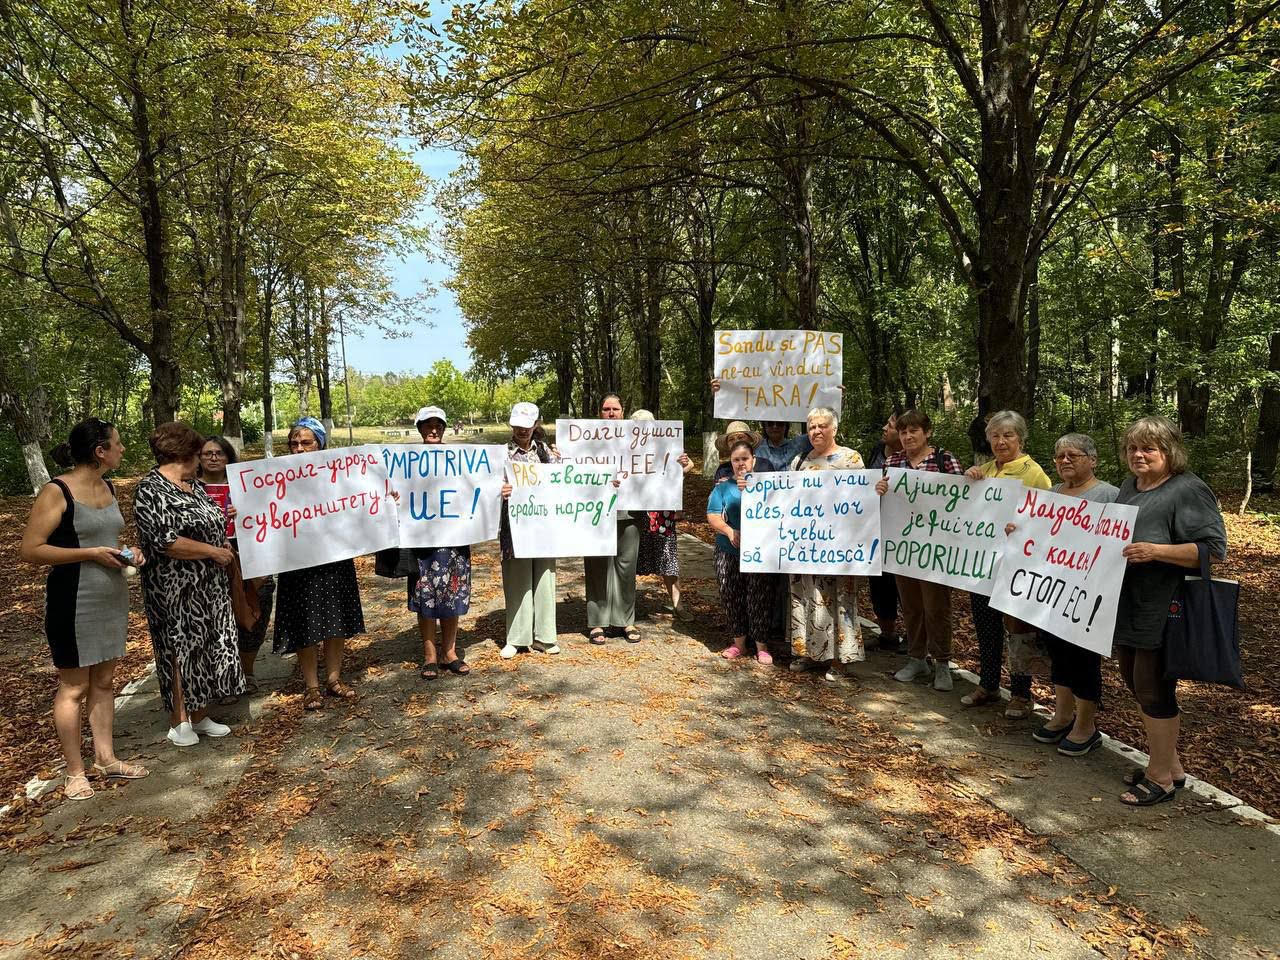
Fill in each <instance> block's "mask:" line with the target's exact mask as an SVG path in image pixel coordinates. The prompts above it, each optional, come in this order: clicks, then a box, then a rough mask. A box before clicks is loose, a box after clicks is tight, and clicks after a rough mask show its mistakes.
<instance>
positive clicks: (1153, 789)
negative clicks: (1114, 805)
mask: <svg viewBox="0 0 1280 960" xmlns="http://www.w3.org/2000/svg"><path fill="white" fill-rule="evenodd" d="M1129 793H1130V794H1133V796H1135V797H1137V798H1138V799H1137V800H1126V799H1125V797H1126V796H1127V795H1128V794H1121V795H1120V802H1121V803H1123V804H1124V805H1125V806H1129V807H1154V806H1155V805H1156V804H1157V803H1164V802H1165V801H1166V800H1172V799H1173V798H1174V797H1175V796H1176V795H1177V793H1178V788H1177V787H1170V788H1169V789H1168V790H1166V789H1165V788H1164V787H1163V786H1161V785H1160V784H1158V783H1156V782H1155V781H1154V780H1150V779H1148V778H1147V777H1143V778H1142V780H1141V782H1139V783H1135V784H1134V785H1133V786H1131V787H1130V788H1129Z"/></svg>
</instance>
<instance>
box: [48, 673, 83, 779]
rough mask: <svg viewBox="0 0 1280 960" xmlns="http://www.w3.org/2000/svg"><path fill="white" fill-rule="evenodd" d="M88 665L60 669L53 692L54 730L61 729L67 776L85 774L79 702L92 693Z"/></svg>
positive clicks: (60, 739)
mask: <svg viewBox="0 0 1280 960" xmlns="http://www.w3.org/2000/svg"><path fill="white" fill-rule="evenodd" d="M89 686H90V680H89V668H88V667H80V668H77V669H75V670H59V671H58V692H57V693H55V694H54V695H53V729H54V730H56V731H57V732H58V743H59V745H60V746H61V747H62V758H63V759H64V760H65V761H66V762H67V776H69V777H75V776H84V758H83V757H81V755H80V704H81V703H82V702H83V701H84V699H85V697H86V696H88V694H89Z"/></svg>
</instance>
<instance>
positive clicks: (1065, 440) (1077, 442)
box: [1053, 433, 1098, 460]
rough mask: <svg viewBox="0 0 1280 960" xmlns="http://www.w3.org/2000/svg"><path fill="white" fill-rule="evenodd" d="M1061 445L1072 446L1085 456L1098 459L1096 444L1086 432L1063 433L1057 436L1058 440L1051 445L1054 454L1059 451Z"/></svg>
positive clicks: (1060, 450)
mask: <svg viewBox="0 0 1280 960" xmlns="http://www.w3.org/2000/svg"><path fill="white" fill-rule="evenodd" d="M1063 447H1072V448H1074V449H1076V450H1079V451H1080V452H1081V453H1083V454H1084V455H1085V456H1086V457H1093V459H1095V460H1097V459H1098V445H1097V444H1096V443H1094V442H1093V437H1091V436H1089V435H1088V434H1087V433H1064V434H1063V435H1062V436H1060V437H1059V438H1058V442H1057V443H1055V444H1054V445H1053V452H1054V453H1055V454H1057V453H1061V452H1062V448H1063Z"/></svg>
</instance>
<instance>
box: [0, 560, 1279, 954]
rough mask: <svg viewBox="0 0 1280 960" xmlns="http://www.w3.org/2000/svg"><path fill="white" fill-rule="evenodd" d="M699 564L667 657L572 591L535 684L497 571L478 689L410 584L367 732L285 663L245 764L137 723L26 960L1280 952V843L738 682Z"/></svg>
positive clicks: (247, 732) (241, 712)
mask: <svg viewBox="0 0 1280 960" xmlns="http://www.w3.org/2000/svg"><path fill="white" fill-rule="evenodd" d="M681 550H682V555H683V556H684V561H683V569H684V572H685V575H686V582H685V586H686V593H687V596H688V599H689V605H690V609H691V611H692V613H693V618H692V620H691V621H689V622H675V623H673V622H672V619H671V617H670V615H669V614H666V613H663V612H661V607H662V596H661V587H660V585H659V584H658V583H657V581H656V579H655V580H654V581H652V582H647V581H646V582H645V595H644V609H645V612H646V614H647V618H646V620H645V621H644V622H643V623H642V627H643V629H644V639H643V642H641V643H640V644H637V645H630V644H627V643H625V642H623V641H622V640H621V639H615V640H612V641H610V643H609V644H608V645H607V646H604V647H592V646H590V645H589V644H587V643H586V641H585V639H584V638H583V636H582V634H581V632H580V631H581V630H582V628H583V626H584V601H583V597H582V575H581V564H580V562H579V563H572V562H566V563H564V564H562V566H561V571H560V576H559V584H560V595H561V604H560V608H559V627H560V633H561V645H562V647H563V649H564V652H563V653H562V654H561V655H560V656H558V657H555V656H549V655H541V654H536V653H529V654H523V655H521V656H520V657H518V658H517V659H516V660H514V661H503V660H501V659H500V658H499V657H498V656H497V644H496V639H497V638H499V637H500V636H501V635H502V632H503V625H502V614H501V590H500V583H499V580H498V578H497V571H496V563H495V559H494V556H493V553H492V550H491V549H481V550H478V551H477V561H476V566H477V569H476V579H475V604H474V606H473V612H472V614H471V615H470V616H469V617H468V618H466V620H465V621H464V624H463V632H464V643H465V644H466V645H467V659H468V661H469V662H470V663H471V665H472V666H473V668H474V670H473V673H472V674H471V675H470V676H469V677H466V678H459V677H453V676H449V675H446V676H445V677H443V678H442V679H440V680H438V681H435V682H433V683H429V682H427V681H423V680H421V679H420V678H419V676H418V673H417V662H418V660H419V657H420V653H419V647H418V644H417V640H416V632H415V631H414V630H413V625H412V623H411V621H410V620H409V617H408V615H407V613H406V612H405V611H404V597H403V589H404V588H403V584H400V583H390V582H387V581H380V580H377V579H375V578H373V577H371V576H370V577H368V578H366V579H365V582H364V585H363V590H364V599H365V611H366V619H367V621H368V624H369V627H370V633H369V635H368V636H367V637H366V638H364V639H363V640H362V641H361V642H360V643H358V644H355V645H353V646H354V650H353V653H352V656H351V657H350V661H349V664H348V674H349V676H350V677H351V678H352V680H353V682H354V683H355V684H356V685H357V687H358V689H359V690H360V691H361V694H362V696H361V699H360V700H359V701H358V702H357V703H356V704H354V705H345V704H335V705H334V706H332V707H330V708H328V709H326V710H325V711H323V712H322V713H320V714H304V713H303V711H302V709H301V697H300V692H301V691H300V685H299V684H298V683H297V681H295V680H292V679H290V677H289V674H290V669H291V664H290V663H288V662H285V661H281V660H278V659H277V658H274V657H272V656H270V655H267V656H264V658H263V660H262V670H260V671H259V673H260V675H263V676H267V677H269V679H268V681H267V683H266V685H265V690H264V694H263V695H261V696H259V697H258V698H256V699H255V700H254V701H253V702H252V703H249V704H245V705H239V706H237V707H236V708H229V711H224V713H223V718H224V719H228V718H229V719H230V722H233V723H234V725H235V731H234V735H233V736H232V737H229V738H226V739H225V740H222V741H205V742H202V743H201V744H200V745H199V746H198V747H195V748H192V749H189V750H185V751H179V750H177V749H174V748H171V747H169V746H168V745H167V744H165V743H164V742H163V740H162V737H163V732H164V729H165V725H164V718H163V716H162V715H161V712H160V709H159V704H158V700H157V698H156V696H155V694H154V690H153V688H152V689H146V690H144V691H143V692H142V693H141V694H139V696H137V697H136V698H134V700H132V701H130V703H129V704H127V705H126V706H125V708H124V709H123V710H122V711H121V715H120V718H119V722H118V725H119V727H120V729H121V730H122V735H123V739H122V744H123V745H124V748H123V749H122V751H121V752H122V753H123V754H125V755H128V754H129V753H130V752H133V753H135V754H137V755H140V756H144V757H146V758H147V759H148V761H149V762H150V763H151V765H152V767H153V769H154V770H155V773H154V774H153V776H152V777H150V778H149V779H148V780H145V781H141V782H138V783H133V784H128V785H124V786H118V787H107V788H105V789H104V790H102V791H100V793H99V795H98V796H97V797H95V798H94V800H92V801H90V802H88V803H85V804H69V803H60V804H59V803H50V804H49V805H48V806H47V807H45V808H44V809H45V810H46V812H45V813H44V815H43V818H42V819H41V820H39V821H37V822H28V823H24V824H22V829H21V830H20V831H16V832H14V831H11V833H10V835H9V836H8V838H7V849H5V850H4V852H3V853H0V917H3V918H4V919H3V921H2V923H3V928H2V931H0V941H3V945H2V946H0V958H8V957H23V958H26V957H46V956H54V955H57V954H58V953H59V951H66V952H67V953H68V955H75V956H103V957H114V956H121V957H123V956H138V957H171V956H172V957H177V956H181V957H183V958H205V957H208V958H213V957H218V958H225V957H276V958H292V957H297V958H311V957H316V958H321V957H323V958H348V957H402V956H403V957H423V956H431V957H441V958H472V957H475V958H480V957H502V958H525V957H529V958H532V957H555V958H561V957H562V958H579V957H590V958H629V960H630V958H641V960H645V958H659V957H662V958H669V957H733V958H744V960H753V958H762V960H763V958H770V960H772V958H777V957H796V958H824V957H829V958H872V957H876V958H878V957H923V956H929V957H935V956H936V957H975V956H978V957H981V956H988V957H999V958H1010V957H1024V956H1032V957H1049V958H1058V957H1063V958H1068V957H1069V958H1075V957H1080V958H1084V957H1096V956H1098V955H1099V954H1102V955H1105V956H1110V957H1157V956H1197V957H1199V956H1203V957H1215V958H1226V957H1258V956H1276V955H1278V954H1277V950H1278V949H1280V882H1278V879H1277V878H1280V872H1278V871H1277V865H1278V859H1280V838H1278V837H1276V836H1275V835H1274V834H1271V833H1269V832H1267V831H1266V830H1264V829H1261V828H1260V827H1259V826H1258V825H1257V824H1248V823H1245V822H1242V821H1240V820H1239V819H1237V818H1235V817H1234V816H1232V815H1231V814H1230V813H1224V812H1220V811H1216V810H1215V809H1214V808H1212V807H1210V806H1206V805H1205V804H1203V803H1202V802H1198V801H1196V800H1194V799H1191V798H1189V797H1187V796H1185V795H1184V796H1182V797H1179V799H1178V801H1177V802H1176V803H1174V804H1167V805H1163V806H1161V807H1158V808H1155V809H1154V810H1144V811H1135V810H1130V809H1127V808H1124V807H1122V806H1121V805H1120V804H1119V803H1118V802H1117V800H1116V797H1117V796H1118V794H1119V793H1120V791H1121V789H1122V787H1121V786H1120V783H1119V778H1120V776H1121V775H1122V774H1123V773H1124V770H1125V767H1124V765H1123V764H1122V762H1121V761H1120V759H1119V758H1116V757H1114V756H1111V755H1102V754H1100V753H1094V754H1093V755H1092V756H1090V757H1088V758H1086V759H1084V760H1077V761H1069V760H1066V759H1065V758H1059V757H1058V756H1057V755H1056V754H1055V753H1053V752H1052V751H1051V750H1050V749H1049V748H1045V747H1041V746H1039V745H1037V744H1035V743H1034V742H1033V741H1031V740H1030V738H1029V736H1028V735H1027V730H1028V727H1027V725H1026V724H1025V723H1024V724H1014V723H1012V722H1009V721H1005V720H1004V719H1003V718H999V717H998V716H997V715H996V714H994V713H993V712H990V711H982V710H979V711H967V712H963V711H961V708H960V707H959V697H960V695H961V694H962V693H963V692H964V691H965V689H966V688H967V686H968V685H967V684H965V683H963V682H960V683H957V689H956V690H955V691H954V693H952V694H938V693H935V692H934V691H933V690H931V689H929V688H927V687H924V686H915V685H910V686H908V685H905V684H899V683H896V682H895V681H894V680H893V679H892V677H891V676H890V674H891V672H892V670H893V669H894V668H895V667H896V665H897V663H898V659H897V658H896V657H890V656H887V655H880V654H875V653H873V654H872V655H871V657H870V659H869V660H868V662H867V663H865V664H861V665H859V666H858V668H857V669H856V671H855V672H856V677H857V679H856V680H855V681H852V682H848V683H842V684H831V683H827V682H825V681H824V680H822V678H821V677H820V676H814V675H795V674H791V673H789V672H787V671H785V670H780V669H776V668H775V669H766V668H762V667H759V666H758V665H755V664H750V663H743V662H741V661H738V662H734V663H730V662H727V661H725V660H723V659H722V658H721V657H719V655H718V653H719V650H720V649H721V648H722V647H723V645H724V644H723V640H722V639H721V638H720V637H719V636H718V634H719V630H720V627H719V624H720V616H719V607H718V603H717V602H716V600H715V596H714V582H713V581H711V580H709V579H708V578H709V574H710V568H709V564H708V553H709V552H708V551H707V549H706V548H705V546H703V545H701V544H699V543H697V542H696V541H691V542H685V543H682V546H681ZM1192 722H1194V721H1192ZM129 746H132V748H133V750H132V751H130V750H129V749H128V747H129Z"/></svg>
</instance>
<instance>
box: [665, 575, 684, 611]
mask: <svg viewBox="0 0 1280 960" xmlns="http://www.w3.org/2000/svg"><path fill="white" fill-rule="evenodd" d="M662 583H663V585H664V586H665V587H666V588H667V596H669V597H670V598H671V609H672V610H675V609H676V608H677V607H679V606H680V578H679V577H665V576H664V577H663V578H662Z"/></svg>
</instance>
